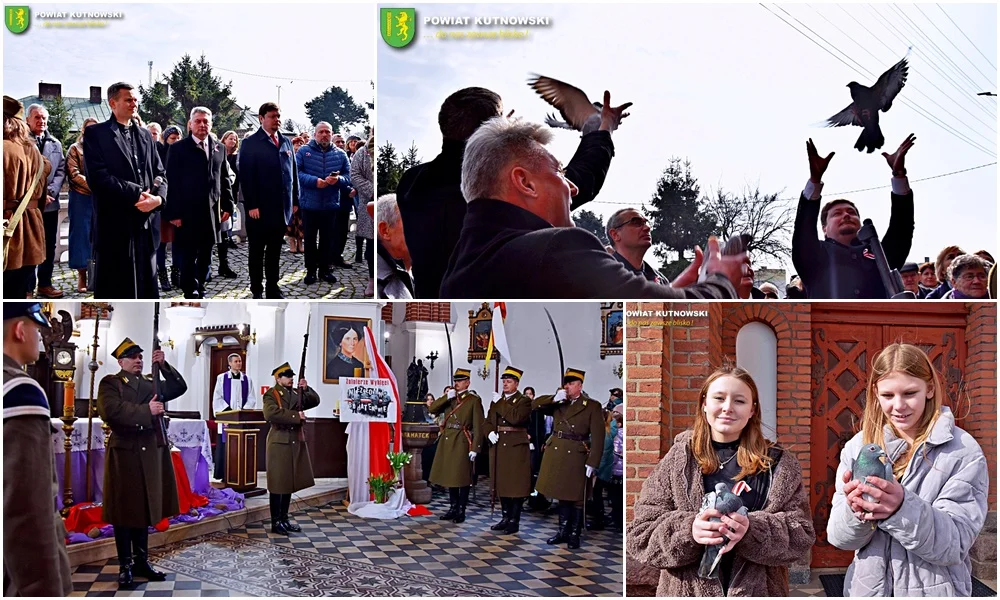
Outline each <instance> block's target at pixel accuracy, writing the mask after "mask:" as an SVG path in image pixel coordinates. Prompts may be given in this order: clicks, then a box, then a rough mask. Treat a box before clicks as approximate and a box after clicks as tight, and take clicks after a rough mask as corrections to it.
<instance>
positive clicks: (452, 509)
mask: <svg viewBox="0 0 1000 600" xmlns="http://www.w3.org/2000/svg"><path fill="white" fill-rule="evenodd" d="M448 501H449V503H450V506H449V507H448V512H446V513H444V514H443V515H441V516H440V517H438V519H439V520H441V521H450V520H452V519H454V518H455V513H456V512H457V511H458V488H448Z"/></svg>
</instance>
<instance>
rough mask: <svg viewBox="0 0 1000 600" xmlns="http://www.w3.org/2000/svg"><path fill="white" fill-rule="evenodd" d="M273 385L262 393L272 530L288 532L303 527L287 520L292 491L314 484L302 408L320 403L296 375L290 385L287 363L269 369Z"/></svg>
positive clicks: (306, 408) (290, 376)
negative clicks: (266, 431) (295, 380)
mask: <svg viewBox="0 0 1000 600" xmlns="http://www.w3.org/2000/svg"><path fill="white" fill-rule="evenodd" d="M271 375H273V376H274V381H275V383H274V387H272V388H271V389H269V390H267V392H265V393H264V418H265V419H267V422H268V423H270V424H271V430H270V431H269V432H268V433H267V491H268V492H270V494H271V495H270V501H271V532H272V533H277V534H280V535H288V533H289V532H298V531H302V528H301V527H299V526H298V525H296V524H294V523H292V522H291V521H289V520H288V509H289V507H290V506H291V503H292V494H294V493H295V492H297V491H299V490H303V489H305V488H307V487H312V486H313V483H314V481H313V471H312V462H310V460H309V450H308V448H307V447H306V440H305V436H304V435H303V432H302V425H303V424H304V423H305V420H306V413H305V411H307V410H309V409H310V408H316V407H317V406H319V394H317V393H316V390H314V389H312V388H311V387H309V385H308V384H307V383H306V380H305V379H299V383H298V389H297V390H296V389H294V388H293V387H292V378H293V377H294V376H295V372H294V371H292V367H291V366H289V364H288V363H285V364H283V365H281V366H280V367H278V368H276V369H275V370H273V371H271Z"/></svg>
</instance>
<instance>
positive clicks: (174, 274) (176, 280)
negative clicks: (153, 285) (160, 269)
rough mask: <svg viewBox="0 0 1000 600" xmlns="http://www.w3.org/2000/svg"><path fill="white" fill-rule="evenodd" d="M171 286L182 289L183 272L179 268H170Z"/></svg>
mask: <svg viewBox="0 0 1000 600" xmlns="http://www.w3.org/2000/svg"><path fill="white" fill-rule="evenodd" d="M170 284H171V285H173V286H174V287H175V288H179V287H181V270H180V268H178V267H174V266H171V267H170Z"/></svg>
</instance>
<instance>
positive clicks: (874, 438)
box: [861, 343, 944, 481]
mask: <svg viewBox="0 0 1000 600" xmlns="http://www.w3.org/2000/svg"><path fill="white" fill-rule="evenodd" d="M892 373H903V374H904V375H909V376H910V377H916V378H917V379H920V380H922V381H924V382H925V383H926V384H927V385H928V387H933V388H934V394H933V395H932V396H931V397H930V398H928V399H927V404H926V405H925V406H924V414H923V415H921V417H920V422H919V423H918V427H919V429H918V431H919V433H918V434H917V437H916V438H914V440H913V444H912V445H911V446H910V449H909V450H907V451H906V453H905V454H904V455H903V456H900V457H899V458H897V459H896V460H895V461H894V462H893V465H892V472H893V475H895V476H896V481H900V480H902V478H903V474H904V473H905V472H906V466H907V464H908V463H909V462H910V458H911V457H912V456H913V454H914V453H915V452H916V451H917V450H918V449H919V448H920V447H921V446H923V444H924V442H926V441H927V438H928V437H929V436H930V434H931V431H933V430H934V424H935V423H936V422H937V418H938V415H940V414H941V405H942V403H943V398H944V388H943V387H942V386H941V379H940V378H939V377H938V374H937V371H935V370H934V365H932V364H931V360H930V358H928V357H927V354H926V353H924V351H923V350H921V349H920V348H918V347H916V346H914V345H912V344H900V343H895V344H891V345H889V346H886V347H885V348H884V349H883V350H882V351H881V352H879V353H878V356H876V357H875V360H874V361H872V368H871V370H870V371H869V372H868V388H867V394H866V398H865V412H864V416H863V417H862V420H861V433H862V438H863V439H864V443H865V444H878V445H879V446H881V447H883V448H884V447H885V433H884V430H885V426H886V425H889V426H890V427H892V431H893V433H894V434H895V435H896V436H897V437H899V430H898V429H896V426H895V425H894V424H893V423H892V421H890V420H889V419H888V418H887V417H886V416H885V413H884V412H883V411H882V405H881V404H880V403H879V399H878V382H880V381H882V380H883V379H885V378H886V377H888V376H889V375H891V374H892Z"/></svg>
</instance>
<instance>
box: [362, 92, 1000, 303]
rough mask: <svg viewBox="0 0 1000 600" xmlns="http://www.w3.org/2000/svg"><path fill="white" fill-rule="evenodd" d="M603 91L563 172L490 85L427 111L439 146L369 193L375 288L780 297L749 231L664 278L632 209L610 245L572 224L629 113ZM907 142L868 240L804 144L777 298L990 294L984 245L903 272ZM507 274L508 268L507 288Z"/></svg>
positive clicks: (390, 291) (908, 234)
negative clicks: (381, 192)
mask: <svg viewBox="0 0 1000 600" xmlns="http://www.w3.org/2000/svg"><path fill="white" fill-rule="evenodd" d="M604 100H605V102H604V103H603V105H602V108H601V125H600V127H599V128H598V129H597V130H596V131H587V132H584V133H583V135H582V136H581V138H580V143H579V147H578V148H577V150H576V152H575V153H574V155H573V156H572V159H571V160H570V161H569V163H568V164H566V166H565V168H563V165H562V163H561V162H560V161H559V160H558V159H557V158H556V157H555V156H553V155H552V154H551V153H550V152H549V151H548V150H547V149H546V147H545V146H546V144H548V143H549V141H550V140H551V139H552V133H551V131H550V130H549V129H548V128H547V127H545V126H543V125H540V124H536V123H530V122H527V121H524V120H522V119H519V118H512V114H511V113H508V114H506V115H505V114H504V107H503V101H502V99H501V97H500V96H499V95H498V94H497V93H495V92H493V91H491V90H487V89H484V88H478V87H473V88H465V89H462V90H459V91H457V92H455V93H453V94H452V95H450V96H448V98H446V99H445V101H444V103H443V104H442V106H441V110H440V113H439V115H438V122H439V126H440V129H441V134H442V137H443V143H442V150H441V153H440V154H439V155H438V156H436V157H435V158H434V159H433V160H431V161H430V162H427V163H423V164H420V165H416V166H414V167H412V168H410V169H409V170H407V171H406V172H405V173H404V174H403V176H402V177H401V178H400V181H399V185H398V187H397V190H396V193H395V194H390V195H385V196H382V197H380V199H379V203H378V210H379V225H378V242H377V243H378V261H377V262H378V269H377V270H378V294H379V297H381V298H401V299H409V298H418V299H433V298H470V297H480V296H484V297H487V296H496V297H503V298H631V299H652V298H667V299H682V298H704V299H712V298H744V299H747V298H759V299H765V298H766V299H778V298H780V297H782V293H781V291H779V288H778V286H776V285H775V284H773V283H768V282H756V281H755V273H754V269H753V267H752V265H751V261H750V259H749V256H748V254H747V252H746V250H748V249H750V250H752V247H753V245H752V244H753V241H752V240H749V244H750V245H749V247H747V246H745V245H743V246H739V245H737V246H731V245H730V244H729V243H725V244H720V242H719V241H718V240H716V239H715V238H714V237H710V239H709V240H708V243H707V244H706V246H705V249H704V250H703V249H702V248H701V247H699V246H696V247H694V248H691V249H689V253H690V254H693V256H694V258H693V261H692V262H691V264H690V265H689V267H688V268H687V269H685V270H684V271H683V272H681V273H680V274H679V275H678V276H677V277H676V278H674V280H672V281H671V280H669V279H668V278H667V277H665V276H664V275H663V274H662V273H661V272H660V271H659V270H658V269H656V268H655V267H653V266H652V265H651V264H649V263H648V262H647V261H646V260H645V255H646V253H647V252H648V251H649V249H650V248H651V247H652V245H653V242H652V236H651V226H650V223H649V222H648V220H647V218H646V217H645V216H644V215H643V212H642V207H641V206H635V207H630V208H624V209H621V210H618V211H616V212H615V213H614V214H612V215H611V216H610V217H609V218H608V220H607V223H606V233H607V237H608V240H609V245H608V246H603V245H602V244H601V243H600V241H599V240H598V238H597V236H595V235H593V234H592V233H590V232H588V231H586V230H584V229H582V228H577V227H575V226H574V222H573V220H572V218H571V212H572V211H574V210H576V209H577V208H580V207H581V206H583V205H584V204H586V203H587V202H589V201H591V200H593V199H594V198H596V197H597V196H598V194H599V193H600V192H601V189H602V187H603V184H604V181H605V177H606V176H607V173H608V170H609V168H610V165H611V160H612V158H613V157H614V156H615V147H614V143H613V141H612V134H613V133H614V131H615V130H616V129H617V127H618V125H619V124H620V122H621V120H622V118H623V117H624V116H626V115H627V113H623V109H624V106H619V107H613V106H612V105H611V99H610V94H609V93H607V92H605V98H604ZM915 142H916V137H915V136H914V135H912V134H911V135H909V136H907V138H906V139H905V140H904V141H903V142H902V144H900V146H899V147H898V149H897V150H896V151H895V152H893V153H892V154H889V153H883V154H882V156H883V158H884V159H885V161H886V163H887V165H888V167H889V170H890V171H891V174H892V178H891V184H892V185H891V187H892V193H891V195H890V201H891V207H892V214H891V217H890V221H889V224H888V226H887V228H886V230H885V232H884V236H883V237H882V239H881V241H879V240H878V239H877V236H876V233H875V231H874V226H872V227H868V228H867V229H865V228H862V219H861V217H860V215H859V212H858V208H857V206H856V205H855V204H854V202H852V201H850V200H847V199H834V200H831V201H829V202H827V203H825V204H821V191H822V188H823V175H824V173H825V172H826V170H827V167H828V166H829V165H830V162H831V159H832V158H833V155H834V153H832V152H831V153H830V154H829V155H828V156H826V157H821V156H820V155H819V153H818V152H817V150H816V147H815V145H814V144H813V142H812V140H809V142H808V143H807V156H808V161H809V167H810V177H809V180H808V182H807V184H806V186H805V188H804V190H803V193H802V196H801V198H800V200H799V204H798V208H797V212H796V218H795V225H794V231H793V236H792V262H793V264H794V266H795V269H796V271H797V275H796V276H794V277H793V279H792V281H791V282H790V283H789V284H788V285H787V286H786V287H785V290H783V292H784V297H786V298H790V299H803V298H815V299H851V300H861V299H884V298H890V297H916V298H954V299H982V298H995V297H996V283H995V281H996V279H995V278H996V275H995V269H994V268H993V265H994V260H993V259H992V256H991V255H990V254H989V253H988V252H986V251H980V252H977V253H976V254H975V255H972V256H969V255H967V256H966V257H964V258H962V259H961V260H956V261H955V262H954V263H952V261H953V260H955V259H957V258H958V256H959V255H960V254H963V253H962V252H961V251H960V250H958V249H957V248H953V247H950V248H946V249H945V250H944V251H942V254H941V255H940V256H939V257H938V259H937V261H936V262H935V263H934V264H933V265H931V266H932V267H933V269H932V271H933V273H932V274H928V275H927V276H926V279H924V276H923V275H920V277H919V279H920V281H919V282H918V281H917V279H918V278H917V277H915V276H913V275H910V273H911V272H914V267H915V266H916V267H917V269H916V272H918V273H924V272H925V271H927V270H928V265H927V264H926V263H925V264H923V265H916V264H915V263H909V262H907V256H908V255H909V254H910V252H911V245H912V240H913V230H914V206H913V191H912V190H911V189H910V185H909V180H908V179H907V174H906V155H907V153H908V152H909V150H910V149H911V148H912V147H913V145H914V144H915ZM817 220H818V221H819V223H820V226H821V228H822V232H823V236H822V238H821V237H820V236H819V235H818V232H817V229H816V222H817ZM737 237H739V236H737ZM977 257H978V258H977ZM952 264H954V267H952ZM512 272H513V273H517V274H518V277H519V280H518V285H517V286H513V287H512V286H510V285H509V281H508V277H507V275H508V274H509V273H512ZM883 273H884V275H883ZM584 274H585V275H584ZM897 274H898V275H897ZM932 276H933V278H932ZM884 278H885V279H888V280H889V284H888V286H887V284H886V283H885V280H884ZM900 280H901V281H900ZM988 282H989V283H988ZM925 288H930V289H931V290H933V291H929V290H927V289H925ZM906 291H909V292H912V294H904V293H903V292H906Z"/></svg>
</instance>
